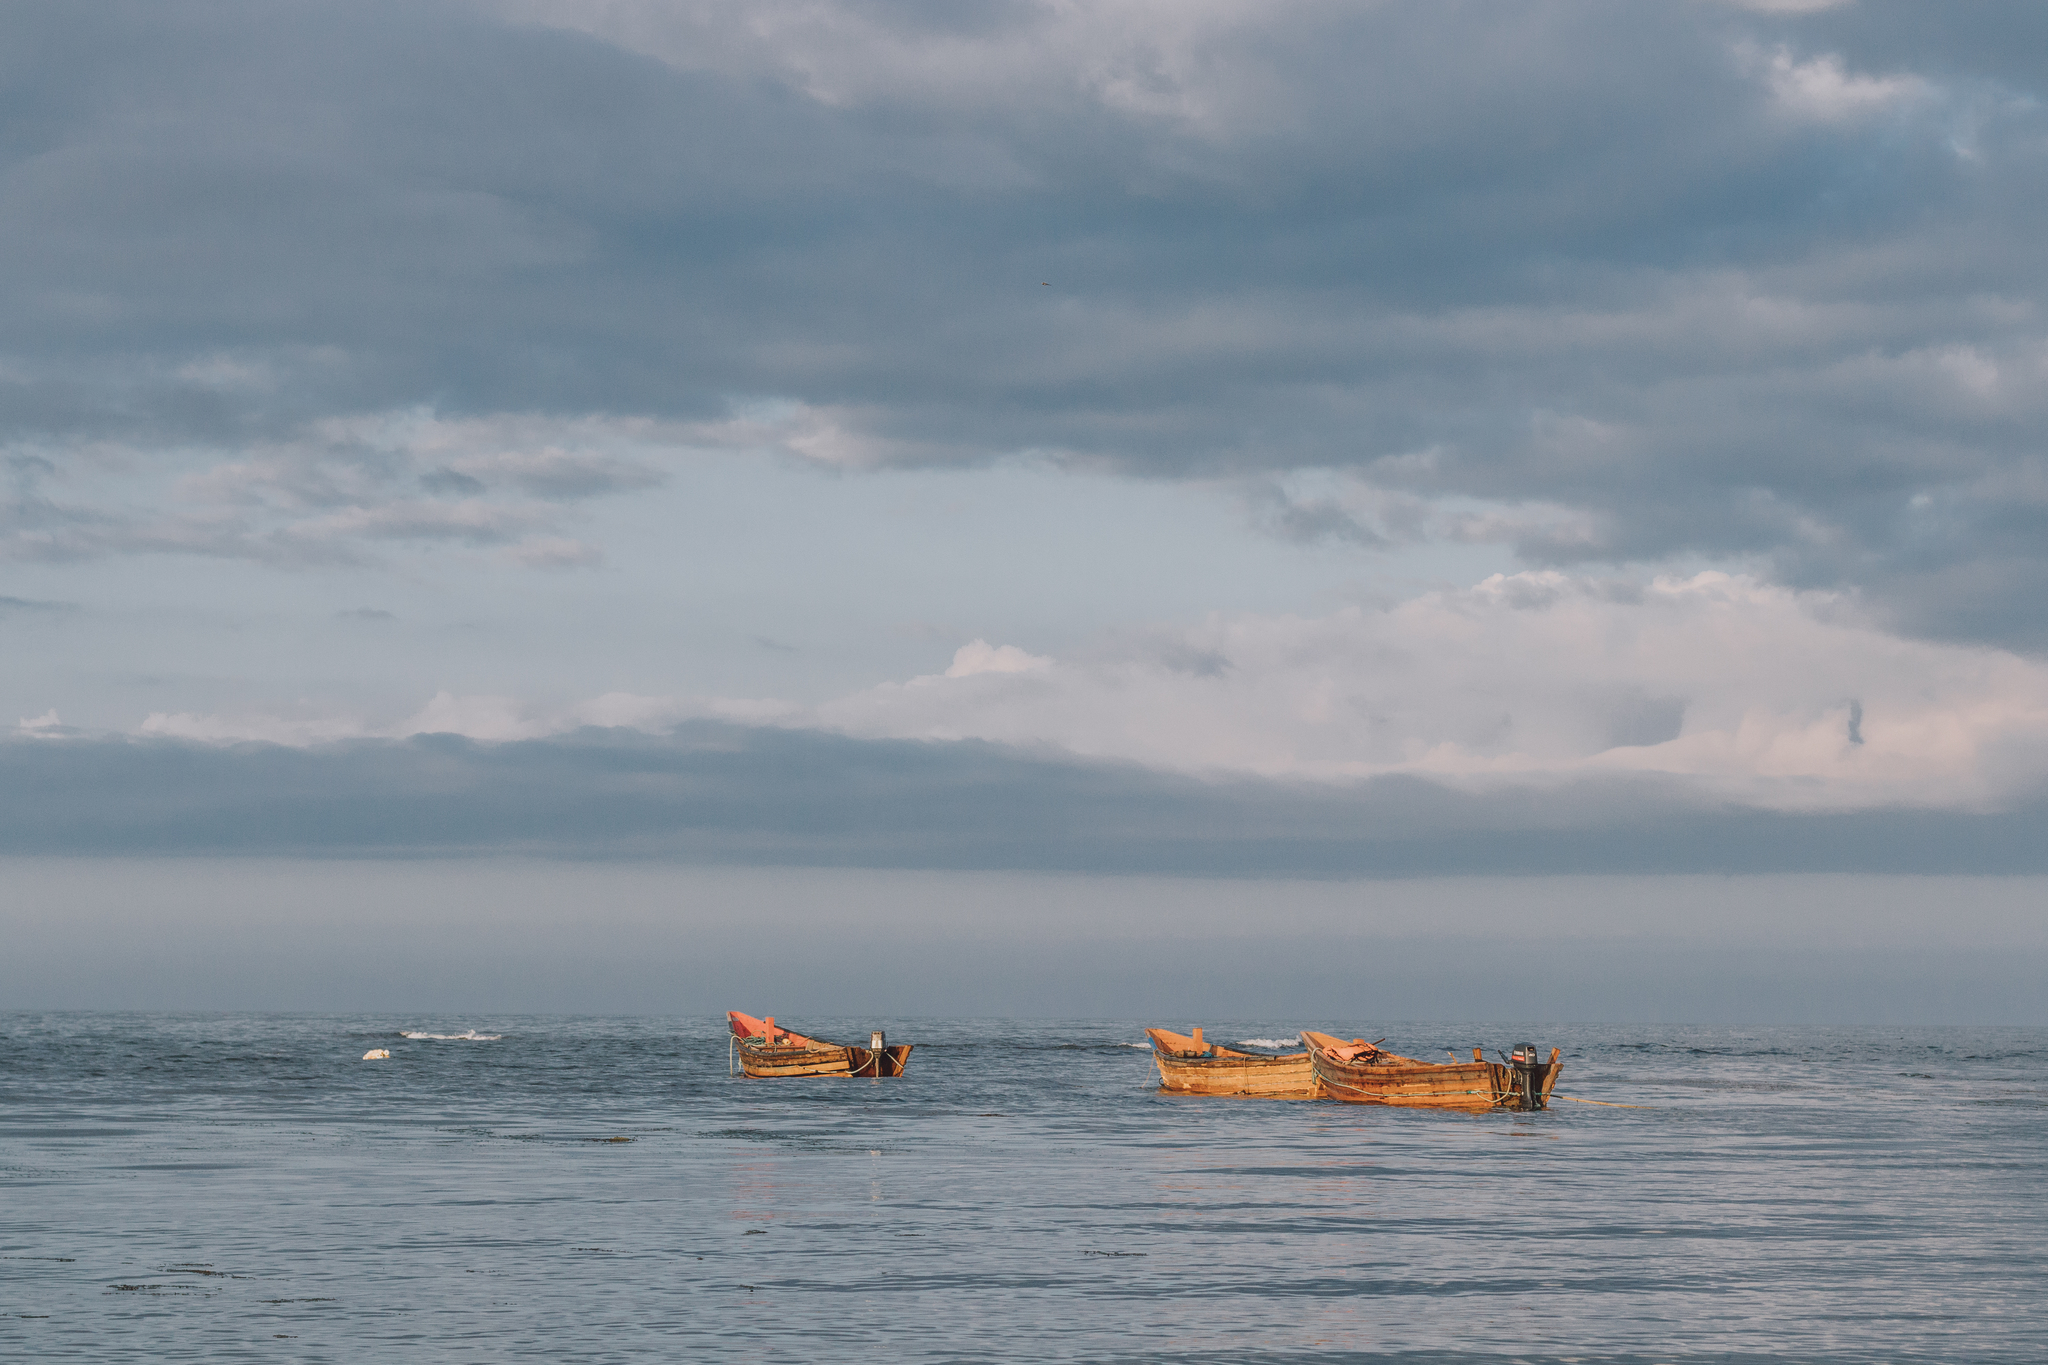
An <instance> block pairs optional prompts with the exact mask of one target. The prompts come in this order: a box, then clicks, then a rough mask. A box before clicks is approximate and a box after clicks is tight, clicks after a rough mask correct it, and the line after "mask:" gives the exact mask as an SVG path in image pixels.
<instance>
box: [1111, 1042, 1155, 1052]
mask: <svg viewBox="0 0 2048 1365" xmlns="http://www.w3.org/2000/svg"><path fill="white" fill-rule="evenodd" d="M1117 1046H1118V1047H1135V1048H1142V1049H1144V1050H1145V1051H1147V1052H1150V1051H1151V1050H1152V1044H1151V1043H1149V1042H1144V1043H1118V1044H1117Z"/></svg>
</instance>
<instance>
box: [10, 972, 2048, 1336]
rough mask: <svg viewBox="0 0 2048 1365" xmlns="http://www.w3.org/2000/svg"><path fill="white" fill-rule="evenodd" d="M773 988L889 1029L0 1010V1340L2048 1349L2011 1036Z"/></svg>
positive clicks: (2031, 1152)
mask: <svg viewBox="0 0 2048 1365" xmlns="http://www.w3.org/2000/svg"><path fill="white" fill-rule="evenodd" d="M741 1003H744V1004H746V1005H749V1006H754V1007H755V1008H757V1009H761V1010H763V1011H764V1012H765V1010H767V1009H769V1008H772V1007H774V1006H776V1005H778V1004H781V1003H782V1002H753V1001H748V1002H741ZM778 1022H780V1023H783V1024H785V1025H787V1026H790V1027H794V1028H798V1029H800V1030H802V1031H804V1032H807V1033H810V1034H813V1035H815V1036H820V1037H827V1038H835V1037H836V1038H841V1039H850V1040H854V1041H865V1040H866V1038H867V1036H868V1034H869V1032H870V1031H871V1030H872V1029H875V1028H883V1029H886V1030H887V1032H888V1036H889V1041H890V1042H892V1043H898V1042H902V1043H911V1044H914V1045H915V1051H914V1052H913V1053H912V1054H911V1056H910V1064H909V1069H908V1073H907V1074H906V1075H904V1076H902V1077H900V1078H892V1079H887V1080H879V1081H877V1080H844V1079H811V1080H787V1079H785V1080H746V1079H743V1078H738V1077H735V1076H733V1075H732V1074H730V1071H729V1064H730V1061H729V1055H728V1045H727V1039H726V1035H725V1030H724V1023H723V1018H722V1016H714V1017H706V1016H696V1015H692V1016H687V1017H681V1018H665V1019H664V1018H581V1017H530V1016H502V1017H501V1016H483V1015H464V1016H460V1017H436V1016H425V1015H422V1016H404V1017H394V1016H386V1015H376V1016H370V1015H344V1016H313V1015H196V1014H177V1015H170V1014H12V1015H4V1014H0V1033H4V1036H0V1359H5V1360H7V1361H69V1360H79V1361H187V1360H190V1361H245V1360H246V1361H335V1362H363V1361H371V1362H382V1361H465V1362H467V1361H477V1362H491V1361H512V1360H546V1361H643V1360H645V1361H698V1360H702V1361H762V1362H779V1361H792V1362H795V1361H801V1362H817V1361H823V1362H837V1361H1036V1360H1047V1361H1102V1362H1113V1361H1129V1362H1135V1361H1185V1362H1219V1363H1220V1362H1266V1361H1271V1362H1282V1361H1285V1362H1322V1361H1416V1362H1432V1363H1435V1362H1452V1361H1503V1362H1506V1361H1527V1362H1587V1363H1588V1365H1591V1363H1592V1362H1603V1363H1605V1362H1617V1363H1618V1362H1678V1361H1741V1362H1763V1361H1788V1362H1791V1361H1796V1362H1816V1361H1882V1362H1908V1361H1930V1362H1932V1361H1942V1362H1955V1361H2028V1362H2039V1361H2043V1360H2048V1030H2043V1029H2038V1028H2031V1029H2020V1028H1914V1029H1901V1028H1887V1029H1813V1028H1786V1029H1770V1028H1755V1029H1750V1028H1691V1027H1670V1026H1658V1027H1644V1026H1617V1025H1611V1024H1609V1025H1588V1024H1561V1023H1551V1024H1536V1023H1517V1024H1499V1023H1491V1024H1478V1023H1457V1022H1436V1023H1419V1022H1404V1021H1399V1020H1368V1019H1360V1020H1326V1019H1313V1020H1293V1019H1286V1020H1274V1019H1258V1020H1238V1021H1229V1020H1213V1019H1212V1020H1196V1019H1179V1020H1161V1021H1149V1022H1158V1023H1164V1024H1167V1025H1168V1026H1171V1027H1175V1028H1178V1029H1181V1030H1183V1031H1185V1030H1186V1029H1187V1028H1188V1027H1190V1026H1192V1025H1193V1024H1196V1023H1200V1024H1202V1025H1204V1027H1205V1029H1206V1033H1207V1036H1208V1037H1209V1038H1211V1039H1212V1040H1218V1041H1230V1040H1240V1039H1242V1040H1256V1039H1263V1040H1267V1041H1268V1043H1284V1042H1286V1041H1287V1040H1288V1039H1290V1038H1291V1037H1292V1036H1293V1034H1294V1033H1295V1032H1296V1031H1297V1030H1298V1029H1300V1028H1302V1027H1323V1028H1327V1029H1328V1030H1329V1031H1332V1032H1338V1033H1342V1034H1344V1035H1346V1036H1360V1037H1364V1038H1366V1039H1367V1040H1371V1039H1374V1038H1379V1037H1382V1036H1384V1037H1385V1038H1386V1040H1387V1041H1386V1046H1387V1047H1388V1048H1389V1049H1390V1050H1394V1051H1399V1052H1402V1053H1405V1054H1407V1055H1410V1056H1415V1057H1424V1058H1428V1057H1441V1056H1443V1054H1445V1053H1446V1052H1449V1053H1452V1054H1461V1055H1464V1056H1467V1057H1469V1056H1470V1049H1471V1048H1472V1047H1474V1046H1484V1047H1486V1048H1487V1049H1488V1051H1489V1054H1491V1053H1492V1052H1494V1051H1502V1052H1505V1051H1506V1050H1507V1049H1509V1048H1511V1047H1513V1046H1515V1045H1516V1044H1519V1043H1523V1042H1534V1043H1536V1044H1538V1045H1539V1046H1541V1047H1543V1048H1545V1049H1548V1048H1550V1047H1553V1046H1554V1047H1558V1048H1561V1049H1562V1050H1563V1062H1564V1071H1563V1074H1562V1079H1561V1080H1560V1081H1559V1082H1558V1085H1557V1091H1556V1095H1555V1096H1554V1097H1553V1100H1552V1105H1551V1108H1549V1109H1548V1110H1546V1111H1542V1112H1537V1113H1489V1114H1479V1115H1457V1114H1442V1113H1429V1112H1421V1111H1414V1110H1397V1109H1381V1108H1367V1107H1362V1106H1354V1105H1346V1104H1339V1103H1335V1102H1328V1101H1324V1102H1282V1101H1260V1100H1235V1099H1207V1098H1181V1097H1172V1096H1166V1095H1162V1094H1160V1093H1159V1091H1158V1077H1157V1074H1156V1072H1155V1071H1154V1069H1153V1065H1152V1062H1151V1060H1150V1056H1149V1053H1148V1052H1147V1051H1146V1049H1145V1046H1144V1036H1143V1033H1142V1031H1141V1030H1142V1025H1143V1023H1144V1022H1148V1021H1135V1020H1101V1019H1072V1020H1006V1019H893V1018H891V1019H883V1018H859V1019H847V1018H828V1017H821V1018H809V1017H796V1016H791V1017H788V1018H781V1017H779V1016H778ZM377 1051H388V1052H389V1054H390V1055H389V1056H388V1057H385V1058H378V1059H374V1060H367V1061H366V1060H364V1054H365V1053H367V1052H377ZM1566 1096H1570V1097H1572V1098H1570V1099H1566V1098H1564V1097H1566ZM1584 1101H1593V1102H1591V1103H1588V1102H1584Z"/></svg>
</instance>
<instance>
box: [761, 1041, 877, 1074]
mask: <svg viewBox="0 0 2048 1365" xmlns="http://www.w3.org/2000/svg"><path fill="white" fill-rule="evenodd" d="M739 1057H740V1071H741V1073H742V1074H743V1075H748V1076H755V1077H767V1076H856V1077H858V1076H901V1075H902V1074H903V1068H904V1067H905V1066H906V1065H907V1064H908V1063H909V1059H910V1044H908V1043H899V1044H896V1045H895V1046H892V1047H885V1048H880V1049H876V1048H865V1047H854V1046H851V1045H848V1046H843V1047H842V1046H838V1045H835V1044H829V1043H828V1044H824V1045H822V1046H809V1047H774V1046H769V1045H768V1044H765V1043H759V1042H756V1041H755V1040H753V1039H750V1038H742V1039H740V1040H739Z"/></svg>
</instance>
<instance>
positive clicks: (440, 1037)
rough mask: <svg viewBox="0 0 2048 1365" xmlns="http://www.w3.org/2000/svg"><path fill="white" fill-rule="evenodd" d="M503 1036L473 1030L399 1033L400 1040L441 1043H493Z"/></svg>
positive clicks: (407, 1031)
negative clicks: (417, 1039) (412, 1039)
mask: <svg viewBox="0 0 2048 1365" xmlns="http://www.w3.org/2000/svg"><path fill="white" fill-rule="evenodd" d="M504 1036H505V1035H504V1034H502V1033H478V1032H477V1031H476V1030H475V1029H469V1030H467V1031H466V1032H463V1033H414V1032H411V1031H410V1030H403V1031H401V1032H400V1033H399V1037H401V1038H432V1039H434V1040H435V1041H437V1042H443V1043H495V1042H497V1041H498V1040H499V1039H500V1038H503V1037H504Z"/></svg>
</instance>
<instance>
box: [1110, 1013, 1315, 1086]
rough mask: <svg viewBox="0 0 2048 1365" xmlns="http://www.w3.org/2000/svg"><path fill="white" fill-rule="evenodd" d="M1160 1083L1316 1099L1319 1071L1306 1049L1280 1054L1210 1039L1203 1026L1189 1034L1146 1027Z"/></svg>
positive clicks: (1160, 1084)
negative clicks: (1204, 1038)
mask: <svg viewBox="0 0 2048 1365" xmlns="http://www.w3.org/2000/svg"><path fill="white" fill-rule="evenodd" d="M1145 1032H1146V1033H1147V1034H1148V1035H1149V1036H1150V1037H1151V1039H1152V1060H1153V1061H1154V1062H1155V1063H1157V1064H1158V1066H1159V1088H1160V1089H1162V1090H1165V1091H1167V1092H1168V1093H1170V1094H1175V1095H1242V1096H1249V1097H1253V1098H1258V1099H1269V1100H1312V1099H1314V1098H1315V1097H1316V1093H1317V1091H1316V1074H1315V1069H1314V1067H1313V1066H1312V1065H1311V1064H1310V1061H1309V1055H1308V1053H1306V1052H1290V1053H1286V1054H1284V1055H1282V1056H1278V1057H1268V1056H1263V1055H1261V1054H1259V1053H1255V1052H1237V1051H1233V1050H1232V1049H1230V1048H1227V1047H1218V1046H1216V1045H1215V1044H1213V1043H1204V1042H1203V1041H1202V1038H1201V1030H1200V1029H1197V1030H1195V1032H1194V1034H1193V1035H1190V1036H1183V1035H1181V1034H1178V1033H1170V1032H1168V1031H1167V1030H1165V1029H1146V1030H1145Z"/></svg>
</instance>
